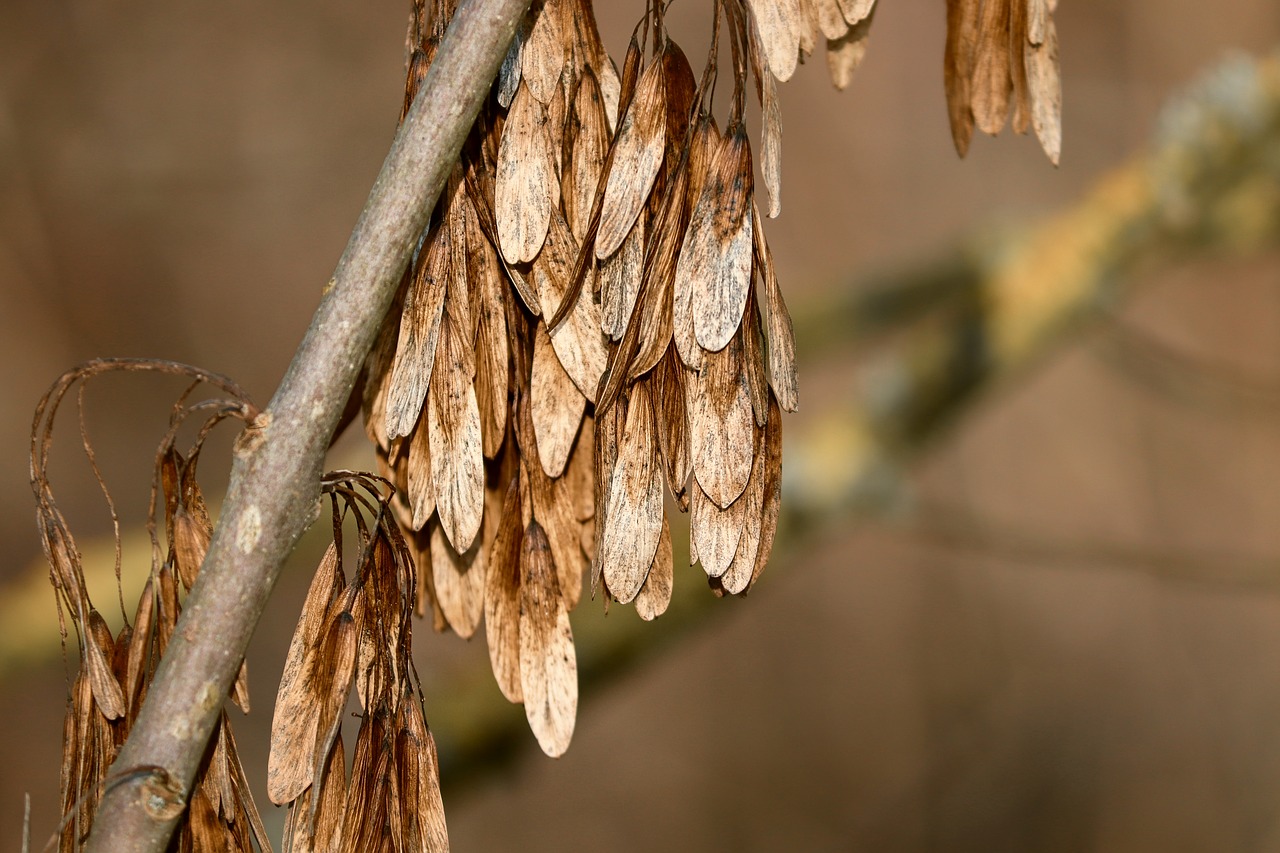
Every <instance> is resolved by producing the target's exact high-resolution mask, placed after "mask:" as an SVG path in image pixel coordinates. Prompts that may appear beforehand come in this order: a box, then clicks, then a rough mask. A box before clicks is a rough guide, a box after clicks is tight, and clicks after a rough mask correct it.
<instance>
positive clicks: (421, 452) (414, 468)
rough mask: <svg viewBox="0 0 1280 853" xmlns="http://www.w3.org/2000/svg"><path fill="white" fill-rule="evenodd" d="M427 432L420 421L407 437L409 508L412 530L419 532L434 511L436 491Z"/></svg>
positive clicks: (424, 425)
mask: <svg viewBox="0 0 1280 853" xmlns="http://www.w3.org/2000/svg"><path fill="white" fill-rule="evenodd" d="M428 433H429V430H428V429H427V425H426V424H424V423H423V422H422V421H421V420H419V421H418V426H417V427H416V428H415V429H414V430H413V433H412V435H411V436H410V437H409V459H408V463H407V466H406V469H407V476H408V480H409V489H408V491H409V494H408V500H409V507H410V508H411V509H412V522H413V523H412V528H413V529H414V530H421V529H422V527H423V525H425V524H426V523H427V519H429V518H431V516H432V515H433V514H434V513H435V511H436V489H435V484H434V482H433V481H432V479H431V442H430V440H429V439H428Z"/></svg>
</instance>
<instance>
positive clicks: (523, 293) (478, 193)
mask: <svg viewBox="0 0 1280 853" xmlns="http://www.w3.org/2000/svg"><path fill="white" fill-rule="evenodd" d="M466 178H467V194H468V195H470V196H471V201H472V204H473V206H474V209H475V212H476V219H477V221H478V222H479V223H480V230H481V231H482V232H483V233H484V236H485V237H487V238H488V240H489V244H490V245H491V246H493V247H499V246H500V245H501V241H500V239H499V237H498V224H497V219H496V215H495V213H494V211H493V206H494V190H493V181H492V180H489V171H488V169H487V168H486V169H471V170H468V171H467V176H466ZM494 257H495V258H497V260H498V263H499V264H500V265H501V266H502V271H503V273H505V275H506V278H507V280H508V281H510V282H511V286H512V288H513V289H514V290H515V292H516V293H517V294H518V295H519V296H520V301H521V302H523V303H524V304H525V307H526V308H528V309H529V312H530V313H531V314H533V315H534V316H535V317H536V316H539V315H540V314H541V313H542V306H541V304H540V303H539V302H538V295H537V293H536V292H535V291H534V289H533V287H532V285H530V284H529V282H528V281H527V280H526V278H525V276H524V274H523V273H521V272H520V271H519V270H516V269H514V268H512V267H511V265H510V264H508V263H507V259H506V258H505V257H503V256H502V252H501V251H500V250H499V251H497V252H495V254H494Z"/></svg>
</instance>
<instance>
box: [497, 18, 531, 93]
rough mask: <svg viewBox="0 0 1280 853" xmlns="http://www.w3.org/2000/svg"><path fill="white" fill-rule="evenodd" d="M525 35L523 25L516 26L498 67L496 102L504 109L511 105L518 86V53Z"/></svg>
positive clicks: (519, 74)
mask: <svg viewBox="0 0 1280 853" xmlns="http://www.w3.org/2000/svg"><path fill="white" fill-rule="evenodd" d="M526 35H527V33H526V31H525V27H524V26H523V25H522V26H520V27H517V28H516V35H515V38H514V39H512V40H511V46H510V47H509V48H507V53H506V55H505V56H503V57H502V66H501V67H500V68H499V69H498V104H499V105H501V106H502V108H503V109H504V110H505V109H509V108H510V107H511V99H512V98H514V97H515V95H516V89H517V88H518V87H519V86H520V76H521V73H520V53H521V49H522V48H523V46H524V40H525V37H526Z"/></svg>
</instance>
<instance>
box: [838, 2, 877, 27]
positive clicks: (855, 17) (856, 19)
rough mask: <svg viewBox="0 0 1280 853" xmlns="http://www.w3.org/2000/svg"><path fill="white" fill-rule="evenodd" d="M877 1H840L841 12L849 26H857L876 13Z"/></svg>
mask: <svg viewBox="0 0 1280 853" xmlns="http://www.w3.org/2000/svg"><path fill="white" fill-rule="evenodd" d="M875 5H876V0H840V11H841V12H843V13H844V19H845V20H846V21H848V22H849V26H851V27H852V26H856V25H857V24H859V23H861V22H862V21H863V19H865V18H867V17H869V16H870V15H871V13H872V12H873V11H875Z"/></svg>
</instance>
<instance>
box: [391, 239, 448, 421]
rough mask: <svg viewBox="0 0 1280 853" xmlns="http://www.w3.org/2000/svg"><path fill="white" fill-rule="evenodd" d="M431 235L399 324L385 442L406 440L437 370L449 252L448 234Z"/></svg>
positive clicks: (392, 367) (406, 298) (392, 368)
mask: <svg viewBox="0 0 1280 853" xmlns="http://www.w3.org/2000/svg"><path fill="white" fill-rule="evenodd" d="M432 234H434V237H432V236H431V235H428V238H427V243H426V257H425V259H423V261H422V263H421V265H420V267H419V268H418V270H417V272H416V274H415V275H414V279H413V284H412V286H411V287H410V289H409V293H408V295H407V296H406V297H405V304H404V312H403V314H402V317H401V320H400V335H399V339H398V340H397V341H396V356H395V361H394V363H393V364H392V366H391V380H390V384H389V385H388V387H387V402H386V407H387V424H386V434H387V438H388V439H389V440H394V439H397V438H399V437H400V436H402V435H408V434H409V432H410V431H411V430H412V429H413V425H414V424H415V423H417V422H418V416H419V415H420V414H421V412H422V406H423V401H424V400H426V398H427V388H428V386H429V385H430V383H431V374H432V372H433V368H434V366H435V357H436V349H437V344H438V341H439V338H440V324H441V318H442V317H443V316H444V297H445V288H446V287H447V282H448V277H449V265H450V262H451V261H452V257H451V252H452V248H451V246H450V239H449V229H447V228H436V229H435V230H434V231H433V232H432Z"/></svg>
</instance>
